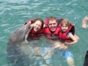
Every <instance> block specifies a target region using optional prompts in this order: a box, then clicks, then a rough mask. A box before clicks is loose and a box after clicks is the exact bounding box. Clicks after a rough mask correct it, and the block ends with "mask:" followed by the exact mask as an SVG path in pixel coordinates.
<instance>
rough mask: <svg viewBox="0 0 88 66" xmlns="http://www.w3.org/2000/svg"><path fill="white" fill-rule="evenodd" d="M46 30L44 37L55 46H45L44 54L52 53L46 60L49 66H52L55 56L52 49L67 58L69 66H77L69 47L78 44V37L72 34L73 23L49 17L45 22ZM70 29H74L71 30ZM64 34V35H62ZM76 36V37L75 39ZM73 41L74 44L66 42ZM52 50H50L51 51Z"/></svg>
mask: <svg viewBox="0 0 88 66" xmlns="http://www.w3.org/2000/svg"><path fill="white" fill-rule="evenodd" d="M45 26H46V27H45V28H44V36H45V37H46V38H47V39H50V40H49V41H51V42H52V41H53V46H45V47H44V49H43V51H42V54H43V55H45V54H47V51H48V52H50V53H49V54H47V55H46V56H45V57H44V59H45V60H46V63H47V64H51V55H52V54H53V53H52V51H53V50H51V48H52V47H53V49H54V50H55V49H58V50H57V51H56V52H57V53H58V55H59V54H60V55H62V56H64V57H65V58H66V60H67V63H68V65H69V66H75V65H74V59H73V55H72V53H71V52H70V51H69V50H68V45H71V44H74V43H77V41H78V36H76V34H75V33H74V32H73V33H74V34H72V32H70V31H72V30H73V29H72V27H71V23H69V21H68V20H66V19H58V20H57V19H56V18H55V17H53V16H50V17H48V19H46V22H45ZM69 27H70V28H71V29H72V30H71V29H69ZM62 32H64V34H63V33H62ZM75 36H76V37H75ZM65 39H66V40H68V39H69V40H71V41H72V42H68V41H65ZM49 49H50V50H49Z"/></svg>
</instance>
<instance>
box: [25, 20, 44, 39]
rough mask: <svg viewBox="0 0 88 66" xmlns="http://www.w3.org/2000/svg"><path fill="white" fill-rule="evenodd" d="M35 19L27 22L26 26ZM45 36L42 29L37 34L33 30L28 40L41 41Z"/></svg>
mask: <svg viewBox="0 0 88 66" xmlns="http://www.w3.org/2000/svg"><path fill="white" fill-rule="evenodd" d="M33 20H34V19H31V20H27V21H26V22H25V24H27V23H28V22H32V21H33ZM42 35H43V30H42V29H40V30H39V31H37V32H35V31H34V30H33V29H32V30H31V31H30V32H29V35H28V39H39V38H40V37H41V36H42Z"/></svg>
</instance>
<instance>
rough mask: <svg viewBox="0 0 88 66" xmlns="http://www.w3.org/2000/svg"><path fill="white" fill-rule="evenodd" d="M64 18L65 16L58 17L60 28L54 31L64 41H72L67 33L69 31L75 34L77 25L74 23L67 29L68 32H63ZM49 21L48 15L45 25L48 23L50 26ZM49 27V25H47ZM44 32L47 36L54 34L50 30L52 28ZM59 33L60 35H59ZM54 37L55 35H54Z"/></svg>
mask: <svg viewBox="0 0 88 66" xmlns="http://www.w3.org/2000/svg"><path fill="white" fill-rule="evenodd" d="M62 20H63V18H57V22H58V28H57V29H56V31H55V32H54V33H53V34H54V35H55V36H56V37H57V38H60V39H61V40H62V41H67V42H70V41H72V40H71V39H70V38H68V36H67V34H68V33H69V32H71V33H72V34H73V35H74V34H75V26H74V25H73V24H71V26H70V27H69V29H67V31H66V32H64V33H63V32H62V31H61V28H60V27H61V24H60V23H61V21H62ZM48 22H49V20H48V17H47V18H46V21H45V25H46V27H47V26H48ZM47 28H48V27H47ZM44 33H45V34H46V35H45V36H46V37H51V36H50V35H51V34H52V33H51V32H50V30H49V28H48V29H47V30H46V29H45V31H44ZM57 35H58V36H57ZM52 38H53V37H52Z"/></svg>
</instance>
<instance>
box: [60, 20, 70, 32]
mask: <svg viewBox="0 0 88 66" xmlns="http://www.w3.org/2000/svg"><path fill="white" fill-rule="evenodd" d="M70 25H71V24H70V22H69V21H68V20H67V19H63V20H62V22H61V30H62V31H63V32H65V31H66V30H67V29H68V28H69V27H70Z"/></svg>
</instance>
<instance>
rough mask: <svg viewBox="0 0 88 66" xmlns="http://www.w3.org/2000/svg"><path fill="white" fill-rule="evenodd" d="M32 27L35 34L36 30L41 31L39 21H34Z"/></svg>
mask: <svg viewBox="0 0 88 66" xmlns="http://www.w3.org/2000/svg"><path fill="white" fill-rule="evenodd" d="M33 26H34V31H35V32H37V31H38V30H40V29H41V27H42V22H41V21H39V20H37V21H35V23H33Z"/></svg>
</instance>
